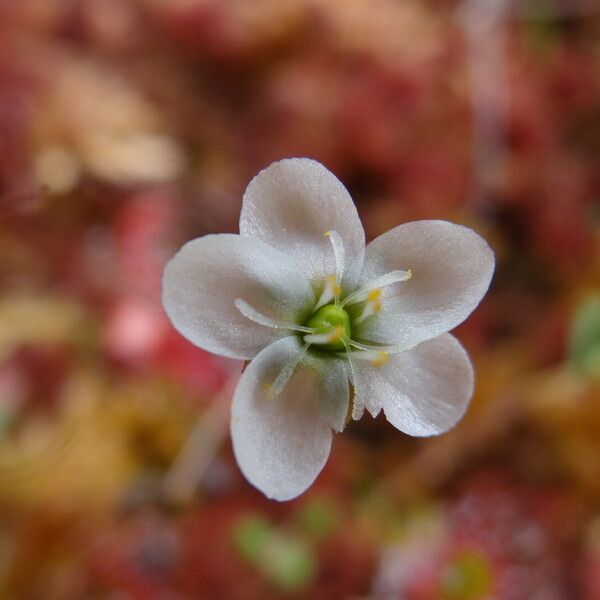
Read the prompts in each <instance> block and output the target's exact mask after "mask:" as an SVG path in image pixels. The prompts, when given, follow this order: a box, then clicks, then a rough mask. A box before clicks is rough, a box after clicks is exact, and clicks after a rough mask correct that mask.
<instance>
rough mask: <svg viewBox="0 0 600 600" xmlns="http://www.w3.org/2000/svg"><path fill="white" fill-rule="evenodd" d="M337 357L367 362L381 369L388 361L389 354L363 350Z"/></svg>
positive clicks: (344, 353)
mask: <svg viewBox="0 0 600 600" xmlns="http://www.w3.org/2000/svg"><path fill="white" fill-rule="evenodd" d="M339 356H342V357H343V358H347V359H349V360H350V359H351V358H352V359H354V360H367V361H369V362H370V363H371V364H372V365H373V366H374V367H381V366H383V365H385V363H386V362H387V361H388V360H389V359H390V354H389V352H385V350H365V351H355V352H341V353H339Z"/></svg>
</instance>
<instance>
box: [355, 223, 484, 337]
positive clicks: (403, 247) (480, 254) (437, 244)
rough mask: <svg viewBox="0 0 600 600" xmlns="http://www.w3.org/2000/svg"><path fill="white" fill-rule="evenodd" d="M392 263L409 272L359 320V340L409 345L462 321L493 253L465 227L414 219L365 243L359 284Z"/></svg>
mask: <svg viewBox="0 0 600 600" xmlns="http://www.w3.org/2000/svg"><path fill="white" fill-rule="evenodd" d="M396 269H405V270H408V269H411V270H412V277H411V278H410V279H408V280H407V281H403V282H400V283H396V284H394V285H392V286H389V287H386V288H383V289H382V311H381V312H380V313H379V314H377V315H375V316H373V317H370V318H368V319H366V320H365V321H364V322H363V323H361V324H360V326H359V327H357V328H356V331H355V335H356V336H357V337H360V338H362V339H364V340H368V341H372V342H380V343H384V344H398V345H399V346H400V347H402V348H409V347H411V346H414V345H415V344H418V343H419V342H421V341H423V340H426V339H430V338H433V337H436V336H438V335H440V334H441V333H445V332H446V331H450V330H451V329H453V328H454V327H456V326H457V325H458V324H459V323H461V322H462V321H464V320H465V319H466V318H467V317H468V316H469V314H470V313H471V312H472V311H473V310H474V309H475V307H476V306H477V305H478V304H479V302H480V301H481V299H482V298H483V296H484V294H485V292H486V291H487V289H488V287H489V284H490V281H491V278H492V274H493V272H494V253H493V252H492V250H491V249H490V247H489V246H488V244H487V242H486V241H485V240H484V239H483V238H482V237H480V236H479V235H478V234H477V233H475V232H474V231H473V230H472V229H469V228H468V227H463V226H462V225H456V224H455V223H449V222H448V221H415V222H413V223H406V224H404V225H400V226H398V227H396V228H395V229H391V230H390V231H388V232H386V233H384V234H383V235H381V236H379V237H378V238H377V239H375V240H374V241H373V242H371V243H370V244H369V245H368V246H367V251H366V255H365V264H364V268H363V272H362V274H361V281H360V285H361V286H363V285H366V284H367V283H368V282H369V281H370V280H372V279H375V278H376V277H380V276H382V275H384V274H385V273H388V272H390V271H393V270H396Z"/></svg>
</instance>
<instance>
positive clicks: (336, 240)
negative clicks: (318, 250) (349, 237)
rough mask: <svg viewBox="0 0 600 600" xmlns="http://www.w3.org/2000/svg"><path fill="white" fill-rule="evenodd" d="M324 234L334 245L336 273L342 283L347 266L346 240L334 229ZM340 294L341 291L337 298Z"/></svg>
mask: <svg viewBox="0 0 600 600" xmlns="http://www.w3.org/2000/svg"><path fill="white" fill-rule="evenodd" d="M324 235H325V237H328V238H329V241H330V242H331V246H332V247H333V254H334V256H335V274H336V278H337V282H338V283H341V282H342V277H343V276H344V269H345V268H346V251H345V250H344V242H343V241H342V238H341V236H340V234H339V233H338V232H337V231H335V230H333V229H331V230H329V231H326V232H325V234H324ZM338 296H339V292H338V293H337V295H336V300H337V297H338Z"/></svg>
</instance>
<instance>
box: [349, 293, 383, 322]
mask: <svg viewBox="0 0 600 600" xmlns="http://www.w3.org/2000/svg"><path fill="white" fill-rule="evenodd" d="M378 312H381V288H375V289H374V290H371V291H370V292H369V293H368V294H367V299H366V301H365V306H364V308H363V311H362V313H361V314H360V316H359V317H357V318H356V319H355V320H354V323H353V324H354V325H358V324H359V323H362V322H363V321H364V320H365V319H366V318H367V317H371V316H373V315H375V314H377V313H378Z"/></svg>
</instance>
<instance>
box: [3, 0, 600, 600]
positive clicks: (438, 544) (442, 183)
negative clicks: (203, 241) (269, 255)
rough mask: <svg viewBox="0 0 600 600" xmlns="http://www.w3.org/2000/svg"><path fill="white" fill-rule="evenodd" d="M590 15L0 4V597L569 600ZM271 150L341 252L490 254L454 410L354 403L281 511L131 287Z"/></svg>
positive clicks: (213, 362)
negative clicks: (297, 175)
mask: <svg viewBox="0 0 600 600" xmlns="http://www.w3.org/2000/svg"><path fill="white" fill-rule="evenodd" d="M599 33H600V10H599V7H598V5H597V4H596V3H595V2H588V3H586V2H584V1H582V2H575V1H574V0H572V1H570V2H569V1H568V0H564V1H563V2H560V1H558V0H554V1H551V0H536V1H533V0H532V1H529V2H526V1H522V2H510V1H508V0H485V1H484V0H465V1H462V2H458V1H452V0H369V1H368V0H343V1H342V0H286V1H283V2H282V1H279V0H230V1H227V2H221V1H219V0H0V598H2V599H5V598H6V599H7V600H12V599H19V600H20V599H35V600H37V599H44V600H63V599H64V600H71V599H72V600H79V599H82V600H90V599H110V600H128V599H132V600H138V599H140V600H187V599H195V598H209V599H213V598H215V599H216V598H233V599H242V600H245V599H250V600H252V599H257V600H258V599H264V598H275V599H279V598H282V599H285V598H311V599H323V600H325V599H335V600H337V599H346V598H350V599H370V598H372V599H375V600H377V599H382V600H388V599H390V600H391V599H406V600H480V599H488V600H490V599H499V600H505V599H514V600H560V599H576V600H581V599H583V600H597V599H599V598H600V235H599V233H600V205H599V203H598V198H599V192H600V176H599V170H598V157H599V155H600V80H599V73H600V69H599V67H600V36H599ZM288 156H309V157H313V158H316V159H317V160H319V161H321V162H323V163H324V164H325V165H326V166H327V167H328V168H329V169H330V170H332V171H333V172H334V173H336V174H337V176H338V177H339V178H340V179H341V180H342V181H343V182H344V183H345V184H346V186H347V187H348V189H349V190H350V192H351V194H352V196H353V198H354V199H355V201H356V203H357V206H358V210H359V213H360V215H361V218H362V220H363V223H364V225H365V228H366V231H367V237H368V238H369V239H372V238H374V237H375V236H377V235H379V234H380V233H382V232H383V231H385V230H387V229H389V228H391V227H393V226H395V225H397V224H400V223H403V222H405V221H410V220H415V219H428V218H439V219H449V220H453V221H456V222H459V223H464V224H467V225H469V226H470V227H473V228H475V229H476V230H477V231H478V232H479V233H481V234H482V235H483V236H484V237H485V238H486V239H487V240H488V241H489V242H490V244H491V245H492V247H493V248H494V250H495V252H496V254H497V270H496V275H495V278H494V281H493V284H492V288H491V291H490V293H489V294H488V295H487V296H486V298H485V299H484V301H483V303H482V304H481V306H480V307H479V308H478V309H477V310H476V312H475V313H474V314H473V315H472V316H471V318H470V319H469V320H468V321H467V322H466V323H465V324H463V325H462V326H460V327H459V328H458V330H457V332H456V333H457V335H458V336H459V338H460V339H461V340H462V342H463V343H464V345H465V346H466V347H467V348H468V350H469V351H470V353H471V355H472V357H473V361H474V363H475V367H476V372H477V390H476V395H475V398H474V400H473V403H472V406H471V408H470V410H469V412H468V414H467V416H466V418H465V419H464V420H463V421H462V422H461V423H460V424H459V425H458V427H456V428H455V429H454V430H453V431H451V432H450V433H448V434H447V435H443V436H441V437H439V438H432V439H414V438H409V437H407V436H405V435H403V434H401V433H399V432H398V431H397V430H395V429H394V428H393V427H392V426H390V425H389V424H388V423H387V422H386V421H385V419H384V418H383V417H381V416H380V417H379V418H377V419H372V418H371V417H370V416H365V417H364V418H363V419H362V420H361V421H360V422H355V423H351V424H349V426H348V428H347V430H346V432H345V433H344V434H343V435H339V436H336V438H335V441H334V448H333V452H332V455H331V457H330V460H329V462H328V464H327V466H326V468H325V470H324V471H323V473H322V474H321V476H320V477H319V478H318V480H317V482H316V483H315V485H314V486H313V487H312V488H311V489H310V490H309V491H308V492H307V493H306V494H304V495H303V496H302V497H300V498H299V499H297V500H295V501H293V502H289V503H283V504H279V503H276V502H270V501H268V500H266V499H265V498H264V497H263V496H262V495H261V494H260V493H259V492H257V491H255V490H254V489H253V488H251V487H250V486H249V485H248V484H247V483H246V482H245V481H244V479H243V477H242V476H241V474H240V472H239V469H238V467H237V466H236V463H235V461H234V459H233V455H232V450H231V443H230V440H229V436H228V410H229V404H230V400H231V392H232V389H233V387H234V386H235V382H236V379H237V377H238V376H239V371H240V368H241V365H240V364H239V363H235V362H233V361H227V360H224V359H221V358H218V357H215V356H212V355H209V354H207V353H205V352H203V351H202V350H199V349H197V348H194V347H193V346H191V345H190V344H189V343H188V342H187V341H186V340H184V339H183V338H181V337H180V336H179V335H178V334H177V333H176V332H175V331H174V330H173V329H172V327H171V325H170V323H169V322H168V320H167V319H166V317H165V315H164V313H163V310H162V307H161V301H160V293H161V291H160V278H161V273H162V269H163V266H164V264H165V262H166V261H167V260H168V259H169V258H170V257H171V256H172V255H173V253H174V252H175V251H176V249H178V247H179V246H180V245H181V244H182V243H183V242H185V241H187V240H189V239H191V238H194V237H198V236H200V235H204V234H206V233H209V232H226V231H230V232H236V231H237V220H238V217H239V211H240V206H241V197H242V193H243V190H244V188H245V186H246V184H247V183H248V181H249V180H250V179H251V177H252V176H253V175H254V174H255V173H257V172H258V170H260V169H261V168H263V167H265V166H266V165H268V164H269V163H270V162H271V161H273V160H276V159H279V158H282V157H288Z"/></svg>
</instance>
